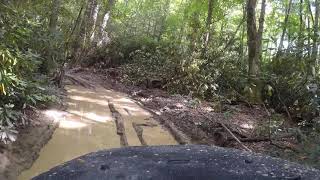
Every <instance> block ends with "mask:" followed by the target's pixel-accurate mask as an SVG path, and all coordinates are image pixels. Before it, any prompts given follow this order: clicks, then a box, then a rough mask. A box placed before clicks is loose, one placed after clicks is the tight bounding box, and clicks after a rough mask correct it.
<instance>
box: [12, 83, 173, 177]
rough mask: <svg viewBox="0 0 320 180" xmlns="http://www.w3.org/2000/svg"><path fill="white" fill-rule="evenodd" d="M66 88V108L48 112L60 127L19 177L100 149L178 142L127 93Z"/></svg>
mask: <svg viewBox="0 0 320 180" xmlns="http://www.w3.org/2000/svg"><path fill="white" fill-rule="evenodd" d="M65 89H66V90H67V92H68V95H67V98H66V103H67V104H68V108H67V110H66V111H57V110H51V111H48V112H47V115H48V116H51V117H53V118H55V119H57V120H58V121H59V123H60V124H59V128H57V130H56V131H55V133H54V134H53V136H52V139H51V140H50V141H49V142H48V144H47V145H46V146H45V147H44V148H43V149H42V150H41V152H40V156H39V158H38V159H37V160H36V161H35V163H34V164H33V166H32V167H31V169H29V170H26V171H24V172H23V173H22V174H21V175H20V176H19V178H18V179H19V180H27V179H30V178H32V177H34V176H36V175H38V174H40V173H42V172H45V171H47V170H49V169H51V168H53V167H54V166H57V165H59V164H61V163H63V162H66V161H69V160H71V159H73V158H76V157H78V156H81V155H84V154H87V153H90V152H95V151H98V150H102V149H110V148H118V147H122V146H141V145H172V144H177V142H176V141H175V139H174V138H173V136H172V135H171V134H170V133H169V132H168V131H167V130H166V129H164V128H163V127H162V126H161V125H160V124H159V123H158V122H157V121H155V120H153V119H152V117H151V114H149V113H148V112H147V111H145V110H144V109H142V108H141V107H140V106H139V105H137V104H136V103H135V102H134V101H133V100H132V99H130V98H129V97H128V96H127V95H126V94H123V93H118V92H114V91H112V90H107V89H104V88H103V87H101V86H95V88H85V87H83V86H80V85H67V86H66V88H65Z"/></svg>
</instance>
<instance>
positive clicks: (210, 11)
mask: <svg viewBox="0 0 320 180" xmlns="http://www.w3.org/2000/svg"><path fill="white" fill-rule="evenodd" d="M208 3H209V4H208V16H207V22H206V29H207V32H206V34H205V37H204V38H205V39H204V52H205V51H207V48H208V44H209V41H210V32H211V25H212V14H213V0H209V2H208Z"/></svg>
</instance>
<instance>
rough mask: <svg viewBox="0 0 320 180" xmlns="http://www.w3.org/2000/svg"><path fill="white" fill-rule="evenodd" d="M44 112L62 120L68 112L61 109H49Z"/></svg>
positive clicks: (57, 119) (48, 115) (56, 119)
mask: <svg viewBox="0 0 320 180" xmlns="http://www.w3.org/2000/svg"><path fill="white" fill-rule="evenodd" d="M44 114H45V115H46V116H47V117H50V118H53V119H54V120H55V121H60V120H61V119H63V118H64V116H65V115H66V114H67V113H66V112H63V111H59V110H47V111H45V112H44Z"/></svg>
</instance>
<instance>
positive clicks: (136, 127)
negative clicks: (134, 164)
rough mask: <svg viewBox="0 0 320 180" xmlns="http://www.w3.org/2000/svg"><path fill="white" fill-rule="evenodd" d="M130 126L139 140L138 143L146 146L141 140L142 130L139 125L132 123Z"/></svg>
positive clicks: (142, 139)
mask: <svg viewBox="0 0 320 180" xmlns="http://www.w3.org/2000/svg"><path fill="white" fill-rule="evenodd" d="M132 126H133V128H134V130H135V131H136V133H137V136H138V138H139V141H140V143H141V145H142V146H147V145H148V144H147V142H146V141H145V140H144V138H143V128H142V127H141V125H140V124H137V123H132Z"/></svg>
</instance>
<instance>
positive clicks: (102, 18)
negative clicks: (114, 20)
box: [95, 0, 116, 47]
mask: <svg viewBox="0 0 320 180" xmlns="http://www.w3.org/2000/svg"><path fill="white" fill-rule="evenodd" d="M115 3H116V0H108V4H107V6H106V7H105V8H104V11H103V13H102V14H100V15H99V17H98V21H97V24H96V28H95V29H96V36H95V44H96V45H97V46H98V47H101V46H103V45H105V44H106V43H107V42H108V40H109V37H108V33H107V32H105V29H106V27H107V24H108V21H109V19H110V16H111V10H112V8H113V6H114V5H115Z"/></svg>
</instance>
